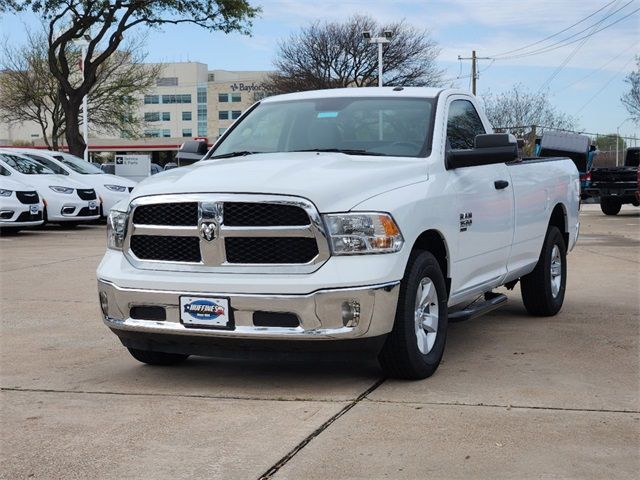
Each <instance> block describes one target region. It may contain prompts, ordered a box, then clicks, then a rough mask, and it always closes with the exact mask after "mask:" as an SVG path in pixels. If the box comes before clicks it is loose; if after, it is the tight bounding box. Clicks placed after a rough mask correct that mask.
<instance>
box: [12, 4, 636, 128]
mask: <svg viewBox="0 0 640 480" xmlns="http://www.w3.org/2000/svg"><path fill="white" fill-rule="evenodd" d="M251 3H252V4H253V5H261V6H262V9H263V13H262V16H261V17H260V18H258V19H256V20H255V22H254V28H253V36H252V37H244V36H242V35H238V34H231V35H224V34H216V33H213V34H212V33H208V32H206V31H204V30H202V29H198V28H196V27H193V26H186V25H182V26H170V27H166V28H164V29H162V30H152V31H150V32H149V34H148V41H147V47H148V50H149V57H148V58H149V60H150V61H157V62H161V61H162V62H175V61H187V60H190V61H198V62H202V63H206V64H208V65H209V68H210V69H228V70H268V69H270V68H272V59H273V56H274V53H275V50H276V46H277V42H278V41H280V40H283V39H286V37H287V36H288V35H289V34H290V33H292V32H296V31H298V30H299V29H300V27H302V26H305V25H307V24H309V23H310V22H312V21H315V20H340V19H344V18H345V17H347V16H349V15H352V14H355V13H361V14H369V15H371V16H373V17H374V18H376V19H377V20H379V21H381V22H387V21H388V22H391V21H397V20H402V19H406V21H407V22H409V23H411V24H413V25H415V26H416V27H419V28H425V29H428V30H429V31H430V32H431V35H432V37H433V38H434V39H435V40H436V41H437V42H438V44H439V45H440V47H441V49H442V51H441V53H440V56H439V58H438V61H439V64H440V66H441V67H442V68H443V69H445V70H446V72H447V74H446V77H447V78H450V79H452V80H453V81H454V83H455V84H457V86H459V87H462V88H469V78H468V75H469V69H470V62H468V61H466V62H462V64H460V62H458V60H457V57H458V55H462V56H464V57H468V56H470V54H471V50H472V49H475V50H476V51H477V52H478V55H479V56H483V57H484V56H498V55H500V54H502V53H503V52H506V51H509V50H514V49H518V48H520V47H524V46H526V45H528V44H531V43H533V42H537V41H539V40H541V39H544V38H545V37H547V36H549V35H552V34H555V33H557V32H559V31H561V30H563V29H565V28H566V27H569V26H570V25H572V24H573V23H575V22H578V21H579V20H581V19H583V18H584V17H586V16H587V15H589V14H591V13H593V12H595V11H596V10H598V9H599V8H602V7H605V6H606V8H604V9H603V10H602V11H601V12H599V13H597V14H595V15H594V16H593V17H591V18H589V19H588V20H586V21H584V22H583V23H581V24H579V25H577V26H576V27H574V28H572V29H570V30H568V31H566V32H565V33H562V34H560V35H558V36H555V37H553V38H552V39H550V40H548V41H546V42H544V43H539V44H537V45H535V46H532V47H530V48H527V49H525V50H520V51H518V52H516V53H518V54H520V53H525V52H528V51H531V50H534V49H536V48H540V47H544V46H545V45H551V44H552V43H554V42H558V41H560V40H562V39H563V38H565V37H567V36H569V35H573V34H576V33H578V32H579V31H580V30H583V29H586V30H585V32H584V33H582V34H580V35H579V36H582V35H585V34H589V33H592V32H593V30H594V28H593V27H590V26H591V25H593V24H594V23H595V22H597V21H599V20H601V19H602V18H603V17H604V16H606V15H608V14H610V13H613V12H614V11H615V10H617V9H621V10H620V11H619V12H617V13H614V14H613V15H612V16H611V17H610V18H609V19H608V20H604V22H603V23H601V24H600V25H599V27H602V26H605V25H607V24H609V23H611V22H613V21H616V20H618V19H621V18H622V17H623V16H625V15H628V14H630V13H631V12H633V11H634V10H636V9H638V8H640V0H617V1H615V2H611V0H580V1H576V0H564V1H551V0H538V1H536V2H522V1H499V0H446V1H444V0H443V1H438V0H435V1H434V0H400V1H391V0H389V1H379V0H324V1H322V0H315V1H308V0H296V1H294V0H257V1H251ZM607 4H610V5H607ZM626 4H628V5H626ZM625 5H626V6H625ZM38 25H39V23H38V19H37V18H36V17H35V16H34V15H33V14H21V15H19V16H18V17H17V18H16V17H15V16H6V15H5V16H4V17H3V18H0V32H2V36H3V37H6V38H8V39H9V41H10V42H12V43H20V42H21V41H22V40H23V39H24V30H25V28H26V27H31V28H34V27H36V28H37V27H38ZM599 27H595V28H599ZM579 36H576V37H575V38H576V39H577V38H578V37H579ZM639 53H640V12H637V13H635V14H633V15H631V16H629V17H628V18H626V19H624V20H622V21H620V22H619V23H617V24H615V25H613V26H612V27H610V28H608V29H605V30H603V31H601V32H599V33H595V34H594V35H593V36H591V37H589V38H588V39H587V40H586V41H585V42H582V41H579V42H577V43H574V44H572V45H569V46H567V47H563V48H558V49H555V50H553V51H549V52H547V53H543V54H539V55H531V56H527V57H523V58H514V59H503V60H496V61H494V62H491V61H490V60H482V61H481V62H480V72H481V75H480V79H479V82H478V90H479V93H480V94H483V93H486V92H487V91H491V92H494V93H497V92H500V91H502V90H505V89H509V88H510V87H511V86H512V85H513V84H515V83H522V84H524V85H525V86H527V87H528V88H529V89H531V90H533V91H537V90H538V89H539V88H541V87H542V86H543V85H544V84H545V82H546V81H547V80H548V79H549V78H550V77H551V76H552V75H553V74H554V72H555V71H556V68H557V67H558V66H559V65H561V64H563V62H565V61H566V62H567V63H566V65H565V66H564V67H563V68H562V69H561V70H560V71H559V72H557V74H556V76H555V78H554V79H553V80H552V81H551V83H550V84H549V91H550V94H551V99H552V101H553V103H554V104H555V105H556V106H557V107H558V109H559V110H561V111H563V112H565V113H567V114H569V115H573V116H575V117H576V118H577V119H578V125H579V127H580V128H581V129H584V130H586V131H588V132H599V133H607V132H615V130H616V127H617V126H618V125H620V124H621V123H622V122H623V121H624V120H625V119H626V118H627V117H628V114H627V112H626V110H625V109H624V107H623V106H622V104H621V102H620V96H621V95H622V94H623V93H624V92H625V91H626V89H627V84H625V83H624V81H623V80H624V77H625V76H626V75H627V73H629V72H630V71H631V70H632V69H633V68H634V67H635V63H634V61H633V57H634V55H635V54H639ZM567 59H568V61H567ZM460 74H461V75H462V76H463V77H466V78H461V79H460V80H455V79H456V77H458V76H459V75H460ZM620 132H621V134H624V135H629V136H631V135H634V134H635V135H636V136H638V137H640V128H639V127H638V126H635V125H634V124H633V123H632V122H631V121H627V122H625V123H624V124H623V125H622V126H621V127H620Z"/></svg>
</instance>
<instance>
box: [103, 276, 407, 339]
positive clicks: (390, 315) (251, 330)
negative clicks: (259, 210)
mask: <svg viewBox="0 0 640 480" xmlns="http://www.w3.org/2000/svg"><path fill="white" fill-rule="evenodd" d="M399 283H400V282H390V283H385V284H380V285H373V286H365V287H356V288H340V289H326V290H318V291H316V292H313V293H310V294H307V295H282V294H277V295H256V294H234V293H231V294H230V293H212V292H181V291H165V290H144V289H133V288H121V287H118V286H116V285H115V284H113V283H111V282H108V281H105V280H100V279H99V280H98V291H99V292H100V295H101V296H102V297H104V296H105V295H106V300H107V305H105V306H103V307H102V310H103V321H104V323H105V324H106V325H107V326H108V327H109V328H111V329H112V330H114V331H116V333H117V331H131V332H141V333H149V334H158V333H159V334H171V335H184V336H190V337H200V338H202V337H211V338H224V337H227V338H247V339H248V338H254V339H271V340H278V339H288V340H338V339H355V338H365V337H376V336H380V335H384V334H386V333H389V332H390V331H391V329H392V328H393V321H394V318H395V313H396V306H397V303H398V293H399V290H400V289H399ZM183 295H184V296H191V297H193V296H202V297H213V298H220V297H222V298H227V299H229V305H230V307H231V309H232V311H233V317H234V324H235V325H234V328H233V329H232V330H222V329H211V328H194V327H186V326H185V325H183V324H182V323H181V322H180V311H179V305H180V297H181V296H183ZM345 302H357V303H358V304H359V305H360V318H359V320H358V322H357V324H356V322H353V323H352V324H350V325H349V326H345V321H343V314H342V309H343V304H344V303H345ZM149 306H154V307H157V306H160V307H164V309H165V312H166V320H162V321H159V320H141V319H136V318H131V316H130V311H131V308H132V307H149ZM254 312H277V313H292V314H295V315H296V316H297V317H298V319H299V322H300V324H299V326H297V327H262V326H255V325H254V324H253V314H254Z"/></svg>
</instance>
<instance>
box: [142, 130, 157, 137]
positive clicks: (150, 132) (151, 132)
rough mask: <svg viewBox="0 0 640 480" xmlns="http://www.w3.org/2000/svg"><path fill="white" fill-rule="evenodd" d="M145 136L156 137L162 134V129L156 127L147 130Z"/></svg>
mask: <svg viewBox="0 0 640 480" xmlns="http://www.w3.org/2000/svg"><path fill="white" fill-rule="evenodd" d="M144 136H145V137H147V138H155V137H159V136H160V130H158V129H156V128H154V129H152V130H145V131H144Z"/></svg>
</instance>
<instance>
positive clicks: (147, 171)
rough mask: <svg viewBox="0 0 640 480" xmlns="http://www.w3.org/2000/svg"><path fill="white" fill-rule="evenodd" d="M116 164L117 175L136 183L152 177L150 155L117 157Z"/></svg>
mask: <svg viewBox="0 0 640 480" xmlns="http://www.w3.org/2000/svg"><path fill="white" fill-rule="evenodd" d="M115 164H116V165H115V167H116V168H115V170H116V171H115V173H116V175H118V176H120V177H125V178H129V179H131V180H133V181H135V182H139V181H141V180H144V179H145V178H147V177H148V176H149V175H151V159H150V158H149V155H116V161H115Z"/></svg>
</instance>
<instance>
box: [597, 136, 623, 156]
mask: <svg viewBox="0 0 640 480" xmlns="http://www.w3.org/2000/svg"><path fill="white" fill-rule="evenodd" d="M616 144H617V146H618V147H617V148H619V149H620V150H624V149H625V148H626V147H627V144H626V142H625V141H624V138H621V137H618V135H617V134H615V133H610V134H608V135H598V137H596V146H597V147H598V150H600V151H602V152H613V151H615V150H616Z"/></svg>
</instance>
